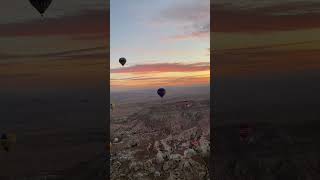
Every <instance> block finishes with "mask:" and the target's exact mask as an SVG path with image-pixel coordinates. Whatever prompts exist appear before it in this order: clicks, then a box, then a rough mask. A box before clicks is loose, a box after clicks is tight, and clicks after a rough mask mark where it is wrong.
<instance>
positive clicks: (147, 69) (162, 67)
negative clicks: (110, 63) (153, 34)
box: [111, 62, 210, 74]
mask: <svg viewBox="0 0 320 180" xmlns="http://www.w3.org/2000/svg"><path fill="white" fill-rule="evenodd" d="M207 70H210V65H209V63H204V62H202V63H194V64H181V63H159V64H146V65H136V66H131V67H126V68H118V69H112V70H111V73H135V74H139V73H151V72H195V71H207Z"/></svg>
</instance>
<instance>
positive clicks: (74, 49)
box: [0, 0, 109, 91]
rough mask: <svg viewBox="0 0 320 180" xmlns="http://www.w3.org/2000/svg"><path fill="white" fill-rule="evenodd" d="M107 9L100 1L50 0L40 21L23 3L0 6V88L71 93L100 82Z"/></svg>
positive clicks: (105, 72) (103, 76)
mask: <svg viewBox="0 0 320 180" xmlns="http://www.w3.org/2000/svg"><path fill="white" fill-rule="evenodd" d="M108 6H109V4H108V2H107V1H100V0H91V1H87V0H68V1H64V0H53V1H52V3H51V5H50V7H49V8H48V9H47V11H46V13H45V14H44V17H43V18H42V17H41V16H40V14H39V13H38V12H37V10H36V9H35V8H34V7H32V5H31V4H30V3H29V1H20V0H10V1H6V2H2V3H1V7H0V11H1V16H0V40H1V44H0V83H1V90H4V89H5V90H8V91H12V90H22V89H23V90H24V91H26V90H35V89H76V88H86V87H97V86H98V84H101V83H105V81H106V79H107V78H108V77H106V76H107V75H108V73H109V68H106V65H107V64H108V61H109V58H108V57H109V39H107V37H108V35H109V22H108V20H109V7H108ZM102 81H104V82H102Z"/></svg>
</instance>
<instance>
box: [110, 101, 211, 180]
mask: <svg viewBox="0 0 320 180" xmlns="http://www.w3.org/2000/svg"><path fill="white" fill-rule="evenodd" d="M209 105H210V101H209V100H201V99H198V100H187V101H185V100H184V99H182V100H181V99H174V100H170V101H164V102H162V103H159V102H155V103H129V104H120V105H118V106H117V109H115V110H114V111H113V112H112V114H111V116H112V117H111V140H112V146H111V179H114V180H120V179H140V180H142V179H146V180H148V179H168V180H171V179H172V180H173V179H190V180H196V179H199V180H201V179H209V174H208V173H209V172H208V160H209V154H210V153H209V151H210V144H209V139H210V137H209V136H210V126H209V119H210V117H209V116H210V109H209V107H210V106H209Z"/></svg>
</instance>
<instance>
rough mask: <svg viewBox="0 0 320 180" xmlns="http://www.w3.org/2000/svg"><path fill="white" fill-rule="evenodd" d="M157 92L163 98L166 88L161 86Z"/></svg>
mask: <svg viewBox="0 0 320 180" xmlns="http://www.w3.org/2000/svg"><path fill="white" fill-rule="evenodd" d="M157 93H158V95H159V96H160V97H161V98H163V96H164V95H165V94H166V90H165V89H164V88H159V89H158V91H157Z"/></svg>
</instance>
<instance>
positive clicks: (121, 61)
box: [119, 57, 127, 66]
mask: <svg viewBox="0 0 320 180" xmlns="http://www.w3.org/2000/svg"><path fill="white" fill-rule="evenodd" d="M126 62H127V60H126V58H124V57H122V58H120V59H119V63H120V64H121V65H122V66H124V65H125V64H126Z"/></svg>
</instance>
